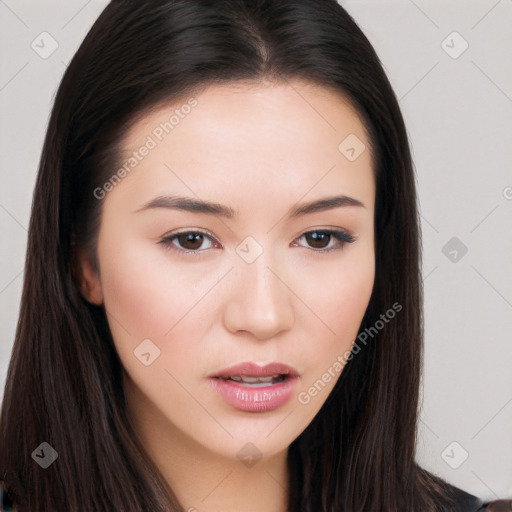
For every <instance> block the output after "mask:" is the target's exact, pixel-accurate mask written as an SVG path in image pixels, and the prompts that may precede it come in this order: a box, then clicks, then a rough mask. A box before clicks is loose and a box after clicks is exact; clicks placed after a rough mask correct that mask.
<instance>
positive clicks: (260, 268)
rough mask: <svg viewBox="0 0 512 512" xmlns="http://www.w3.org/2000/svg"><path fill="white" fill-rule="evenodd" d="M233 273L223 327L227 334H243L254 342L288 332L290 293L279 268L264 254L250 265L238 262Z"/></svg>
mask: <svg viewBox="0 0 512 512" xmlns="http://www.w3.org/2000/svg"><path fill="white" fill-rule="evenodd" d="M236 267H237V268H236V269H235V272H233V276H232V279H233V280H234V282H233V281H232V283H233V284H232V285H231V288H230V290H229V298H228V301H227V304H226V307H225V309H224V325H225V328H226V329H227V330H228V331H230V332H231V333H233V334H235V333H239V332H247V333H250V334H251V336H253V337H254V338H256V339H258V340H265V339H270V338H273V337H276V336H277V335H278V334H279V333H281V332H283V331H286V330H289V329H291V328H292V326H293V324H294V321H295V316H294V310H293V293H292V291H291V290H290V285H289V284H288V283H287V281H289V279H287V276H289V275H290V272H289V271H288V272H286V271H285V269H284V268H283V267H278V268H276V262H275V260H274V261H271V260H270V258H267V257H266V253H265V252H264V253H263V254H262V255H261V256H260V257H259V258H257V259H256V260H255V261H253V262H252V263H246V262H245V261H243V260H239V261H237V263H236Z"/></svg>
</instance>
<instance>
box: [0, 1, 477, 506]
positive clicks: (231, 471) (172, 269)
mask: <svg viewBox="0 0 512 512" xmlns="http://www.w3.org/2000/svg"><path fill="white" fill-rule="evenodd" d="M421 303H422V289H421V278H420V248H419V228H418V216H417V209H416V191H415V184H414V174H413V168H412V162H411V155H410V153H409V147H408V140H407V136H406V131H405V127H404V123H403V119H402V116H401V114H400V110H399V107H398V103H397V101H396V98H395V95H394V93H393V91H392V89H391V87H390V84H389V82H388V80H387V78H386V76H385V74H384V72H383V69H382V67H381V65H380V63H379V60H378V58H377V56H376V54H375V52H374V50H373V48H372V47H371V45H370V43H369V42H368V40H367V39H366V38H365V36H364V35H363V34H362V33H361V31H360V30H359V28H358V27H357V26H356V24H355V23H354V22H353V20H352V19H351V18H350V16H349V15H348V14H347V13H346V12H345V11H344V10H343V8H341V7H340V6H339V5H338V4H337V3H336V2H335V1H334V0H300V1H297V0H277V1H276V0H272V1H270V0H267V1H263V0H261V1H256V0H252V1H251V0H229V1H222V2H206V1H204V0H160V1H148V2H135V1H122V0H114V1H112V2H111V3H110V4H109V5H108V7H107V8H106V9H105V11H104V12H103V13H102V15H101V16H100V18H99V19H98V20H97V22H96V23H95V25H94V26H93V28H92V29H91V31H90V32H89V34H88V35H87V37H86V39H85V41H84V42H83V44H82V46H81V47H80V49H79V50H78V52H77V54H76V55H75V57H74V59H73V60H72V62H71V64H70V65H69V67H68V69H67V71H66V74H65V76H64V78H63V81H62V84H61V86H60V88H59V91H58V94H57V97H56V100H55V105H54V108H53V112H52V116H51V119H50V124H49V127H48V132H47V137H46V141H45V144H44V150H43V155H42V159H41V163H40V169H39V175H38V180H37V185H36V190H35V195H34V202H33V211H32V217H31V224H30V230H29V243H28V252H27V261H26V272H25V282H24V289H23V297H22V304H21V313H20V318H19V324H18V331H17V334H16V340H15V344H14V349H13V354H12V359H11V363H10V367H9V372H8V378H7V384H6V388H5V393H4V402H3V405H2V413H1V421H0V448H1V450H0V476H2V477H3V480H4V486H5V489H6V491H5V495H4V499H3V501H4V509H8V507H11V508H12V507H14V506H16V507H17V509H18V510H19V511H24V510H27V511H38V512H39V511H64V510H65V511H90V510H95V511H107V510H109V511H111V510H116V511H123V512H132V511H134V512H135V511H142V510H144V511H146V510H151V511H164V510H170V511H184V510H187V511H189V512H192V511H199V512H203V511H213V510H215V511H220V510H222V511H226V512H228V511H237V512H245V511H256V510H266V511H268V512H284V511H289V512H291V511H293V512H297V511H304V512H306V511H308V512H309V511H311V512H313V511H314V512H320V511H325V512H327V511H329V512H331V511H338V510H339V511H342V510H343V511H391V510H407V511H410V510H414V511H423V510H425V511H427V510H429V511H430V510H443V511H444V510H446V511H448V510H449V511H475V510H477V509H478V508H479V507H482V508H481V509H482V510H483V509H484V508H485V507H486V505H487V504H483V503H482V502H481V500H479V499H477V498H476V497H474V496H471V495H469V494H467V493H465V492H463V491H462V490H460V489H456V488H454V487H453V486H451V485H449V484H447V483H445V482H443V481H442V480H441V479H439V478H437V477H435V476H433V475H431V474H429V473H428V472H427V471H426V470H424V469H422V468H420V467H419V466H418V465H417V464H416V462H415V460H414V455H415V438H416V426H417V415H418V395H419V378H420V369H421V361H422V323H421V322H422V317H421Z"/></svg>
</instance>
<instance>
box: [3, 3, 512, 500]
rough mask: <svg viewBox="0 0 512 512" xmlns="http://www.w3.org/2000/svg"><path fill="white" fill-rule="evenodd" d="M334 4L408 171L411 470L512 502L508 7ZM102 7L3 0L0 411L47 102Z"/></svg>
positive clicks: (511, 47) (511, 53)
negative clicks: (380, 92) (420, 334)
mask: <svg viewBox="0 0 512 512" xmlns="http://www.w3.org/2000/svg"><path fill="white" fill-rule="evenodd" d="M340 3H341V4H342V5H343V6H344V7H345V8H346V9H347V10H348V11H349V13H350V14H351V15H352V16H353V17H354V18H355V20H356V21H357V22H358V23H359V25H360V26H361V28H362V29H363V31H364V32H365V33H366V35H367V36H368V38H369V39H370V41H371V42H372V43H373V44H374V46H375V48H376V50H377V52H378V53H379V55H380V57H381V60H382V62H383V64H384V66H385V68H386V70H387V72H388V75H389V77H390V80H391V83H392V85H393V87H394V88H395V91H396V93H397V96H398V97H399V98H400V104H401V107H402V110H403V114H404V116H405V120H406V123H407V126H408V131H409V134H410V138H411V145H412V149H413V156H414V159H415V165H416V169H417V174H418V185H419V196H420V208H421V213H422V221H423V226H422V229H423V245H424V268H423V272H424V279H425V281H424V282H425V335H426V354H425V372H424V379H423V396H424V398H423V406H422V412H421V423H420V431H419V445H418V456H417V457H418V461H419V462H420V463H421V464H422V465H424V466H425V467H427V468H428V469H430V470H431V471H433V472H435V473H436V474H438V475H441V476H442V477H443V478H445V479H446V480H448V481H449V482H451V483H453V484H455V485H457V486H459V487H461V488H463V489H465V490H467V491H469V492H471V493H473V494H476V495H479V496H481V497H483V498H487V499H496V498H497V497H500V498H506V497H508V498H512V371H511V359H512V345H511V341H512V336H511V332H512V271H511V267H510V263H511V261H512V259H511V255H512V236H511V227H512V222H511V220H512V172H511V161H512V143H511V136H512V122H511V121H512V64H511V63H512V44H511V43H512V36H511V32H510V27H511V26H512V0H499V1H497V0H471V1H463V0H459V1H455V0H450V1H441V0H439V1H430V0H428V1H427V0H414V1H413V0H400V1H399V0H396V1H382V0H379V1H378V0H372V1H369V0H366V1H365V0H347V1H343V0H342V1H341V2H340ZM106 4H107V2H106V1H104V0H103V1H100V0H89V1H87V0H80V1H78V0H74V1H70V0H53V1H50V0H45V1H35V0H34V1H32V2H31V1H28V0H0V38H1V40H0V41H1V50H0V51H1V53H2V59H1V64H0V66H1V67H0V112H1V128H0V129H1V132H0V145H1V153H0V154H1V156H2V158H1V181H0V183H1V192H0V232H1V239H2V243H1V246H0V385H1V386H2V388H1V389H0V400H1V398H2V396H3V385H4V382H5V376H6V371H7V365H8V361H9V358H10V352H11V348H12V343H13V339H14V332H15V327H16V322H17V315H18V311H19V301H20V297H21V286H22V280H23V265H24V255H25V249H26V237H27V226H28V222H29V215H30V204H31V199H32V191H33V186H34V182H35V176H36V171H37V165H38V161H39V157H40V152H41V148H42V143H43V137H44V133H45V129H46V124H47V120H48V116H49V112H50V109H51V105H52V100H53V95H54V93H55V91H56V88H57V86H58V83H59V81H60V79H61V77H62V74H63V72H64V70H65V68H66V66H67V63H68V62H69V61H70V59H71V58H72V56H73V54H74V52H75V51H76V50H77V48H78V45H79V44H80V42H81V41H82V40H83V38H84V37H85V35H86V33H87V31H88V29H89V28H90V26H91V25H92V24H93V22H94V21H95V19H96V18H97V16H98V15H99V14H100V12H101V11H102V9H103V8H104V6H105V5H106ZM43 32H48V33H49V34H51V36H48V35H44V34H43V35H41V33H43ZM454 32H456V34H453V33H454ZM52 39H53V40H55V41H56V43H53V41H52ZM52 44H54V45H55V44H58V47H57V48H56V50H55V51H54V53H52V54H51V55H49V56H48V55H46V54H45V52H50V50H52ZM32 46H34V48H33V47H32ZM466 46H468V47H467V49H466ZM463 50H465V51H463ZM43 57H45V58H43ZM454 237H455V239H454V240H452V239H453V238H454ZM447 244H448V245H447ZM466 250H467V252H465V251H466Z"/></svg>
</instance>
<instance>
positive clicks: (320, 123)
mask: <svg viewBox="0 0 512 512" xmlns="http://www.w3.org/2000/svg"><path fill="white" fill-rule="evenodd" d="M354 137H355V139H354ZM346 140H349V141H354V140H355V141H356V143H359V144H360V146H359V147H358V148H357V149H358V151H359V150H360V148H368V149H369V148H370V146H371V144H370V140H369V138H368V135H367V133H366V130H365V127H364V125H363V123H362V122H361V119H360V117H359V115H358V113H357V111H356V110H355V109H354V108H353V106H352V105H351V104H350V103H349V102H348V101H347V99H346V98H345V97H344V96H343V95H342V94H341V93H339V92H338V91H335V90H333V89H330V88H325V87H321V86H318V85H314V84H310V83H306V82H300V81H294V82H286V83H279V84H276V83H271V84H270V83H263V84H254V83H243V82H239V83H233V84H226V85H215V86H210V87H208V88H206V89H204V90H202V91H201V92H199V93H197V94H195V95H190V96H183V97H182V98H180V99H179V100H173V101H172V102H169V103H165V104H161V105H159V106H158V107H157V108H154V109H153V110H152V111H151V112H150V113H147V114H145V115H144V116H142V117H140V118H139V119H138V120H137V122H135V123H134V124H133V126H132V127H131V129H130V130H129V131H128V133H127V135H126V136H125V138H124V139H123V141H122V149H123V154H122V159H123V161H127V159H129V158H130V157H131V156H132V157H133V153H134V151H137V150H138V149H139V148H143V147H144V146H148V145H150V146H151V149H150V151H145V152H144V153H145V156H144V158H142V159H140V161H138V162H137V167H136V169H135V171H136V172H131V173H130V176H129V178H128V180H127V181H131V182H133V184H132V186H133V187H136V188H137V189H139V187H141V188H140V190H141V191H142V190H143V189H149V188H152V189H153V191H155V187H156V183H159V184H162V186H165V185H166V184H170V182H171V181H174V185H178V186H179V187H180V188H183V187H184V186H185V187H186V186H187V185H188V188H189V189H191V188H192V189H193V192H194V193H196V194H198V195H202V196H204V197H211V196H212V194H211V193H210V192H211V190H212V189H215V191H216V193H217V192H219V191H223V190H224V191H226V195H227V191H228V187H227V184H228V183H230V184H231V188H229V191H230V193H231V196H232V195H233V194H232V192H233V190H241V189H243V188H245V187H252V188H253V191H254V193H258V192H259V193H264V191H265V190H267V192H268V191H269V190H270V189H271V188H274V189H276V190H281V191H288V194H289V195H290V199H291V200H293V198H296V199H299V198H300V196H302V195H304V193H305V192H306V191H307V189H308V188H310V189H311V188H312V187H314V186H315V184H316V183H320V181H321V182H322V183H321V185H322V186H323V187H324V188H330V187H332V188H336V187H337V188H338V189H339V188H340V186H341V187H342V188H344V189H346V190H344V192H346V193H350V194H353V195H357V194H359V195H361V194H363V192H364V191H366V202H367V203H369V202H371V201H369V200H368V199H369V198H370V195H368V194H369V193H370V192H371V190H370V188H371V187H370V184H371V183H370V182H372V181H373V163H372V157H371V154H370V151H369V150H368V151H363V152H362V153H361V155H360V156H358V158H357V159H355V160H351V159H349V158H347V155H346V154H344V153H343V151H342V150H343V149H346V148H344V144H345V142H344V141H346ZM148 143H149V144H148ZM345 145H346V144H345ZM170 170H171V171H172V176H171V173H170V172H169V171H170ZM140 171H142V172H140ZM148 176H151V177H152V179H151V180H149V179H146V177H148ZM164 181H165V182H166V184H164ZM260 187H261V188H260ZM188 192H190V190H189V191H188ZM148 194H149V190H148ZM297 196H298V197H297ZM261 197H263V196H261ZM268 197H270V196H268Z"/></svg>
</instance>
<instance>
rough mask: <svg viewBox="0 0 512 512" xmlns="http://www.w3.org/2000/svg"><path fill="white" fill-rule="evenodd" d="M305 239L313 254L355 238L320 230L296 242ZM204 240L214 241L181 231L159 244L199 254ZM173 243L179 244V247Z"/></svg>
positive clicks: (210, 237) (198, 232)
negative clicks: (313, 250)
mask: <svg viewBox="0 0 512 512" xmlns="http://www.w3.org/2000/svg"><path fill="white" fill-rule="evenodd" d="M301 238H305V239H306V240H307V243H308V244H309V245H310V248H312V249H316V250H315V252H329V251H334V250H339V249H342V248H343V247H344V246H345V244H347V243H348V244H351V243H353V242H355V238H354V237H353V236H351V235H349V234H348V233H346V232H345V231H342V230H331V229H322V230H315V231H308V232H307V233H304V234H302V235H301V236H300V237H298V238H297V240H300V239H301ZM205 240H209V241H210V242H211V241H215V238H213V236H211V235H209V234H207V233H203V232H202V231H183V232H181V233H174V234H171V235H168V236H166V237H164V238H162V239H161V240H160V242H159V243H161V244H163V245H164V247H166V248H169V249H172V250H176V251H178V252H184V253H196V254H198V253H200V252H203V251H204V250H206V249H209V248H211V245H210V246H209V247H206V248H203V249H200V248H201V246H202V245H203V242H204V241H205ZM336 240H337V242H338V243H337V244H335V246H334V247H333V246H332V244H331V242H333V241H336ZM174 242H177V243H179V246H178V245H177V244H175V243H174Z"/></svg>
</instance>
